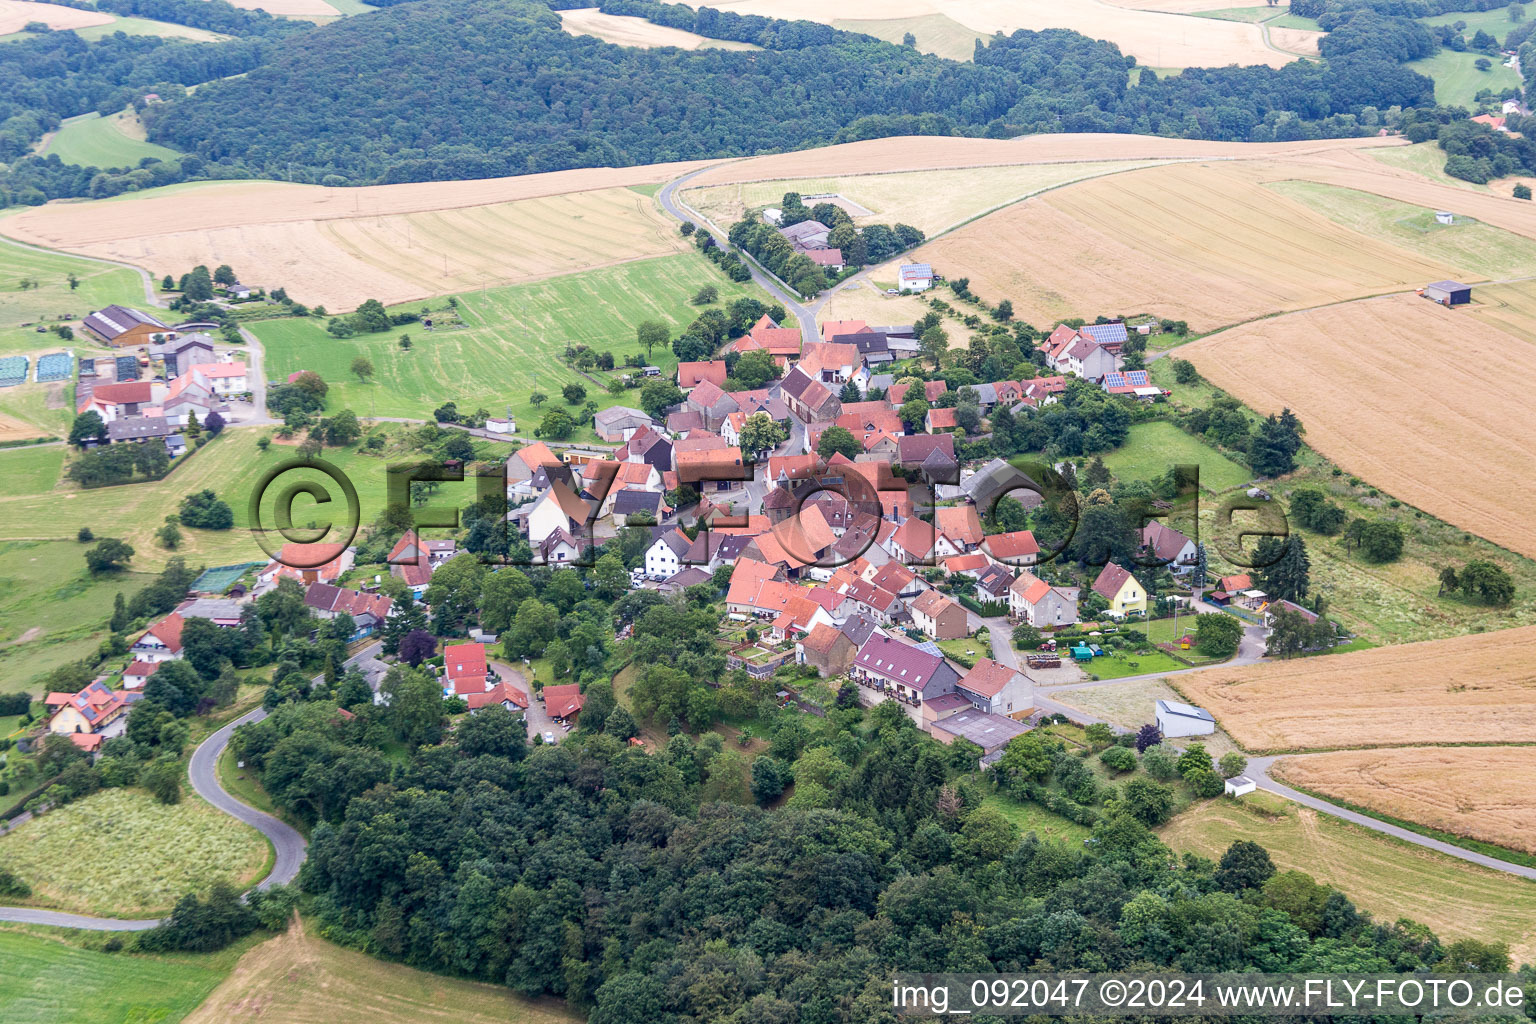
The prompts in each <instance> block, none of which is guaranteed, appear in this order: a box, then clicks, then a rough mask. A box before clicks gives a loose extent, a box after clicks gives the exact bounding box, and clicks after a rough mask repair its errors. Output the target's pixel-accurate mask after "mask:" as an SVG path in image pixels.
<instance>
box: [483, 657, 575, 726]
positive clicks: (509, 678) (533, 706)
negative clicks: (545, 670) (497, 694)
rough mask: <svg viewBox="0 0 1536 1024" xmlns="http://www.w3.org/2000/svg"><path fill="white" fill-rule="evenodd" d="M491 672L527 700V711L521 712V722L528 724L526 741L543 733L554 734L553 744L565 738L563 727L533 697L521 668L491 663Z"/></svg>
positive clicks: (502, 663) (507, 664)
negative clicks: (514, 688)
mask: <svg viewBox="0 0 1536 1024" xmlns="http://www.w3.org/2000/svg"><path fill="white" fill-rule="evenodd" d="M490 666H491V671H493V672H495V673H496V674H497V675H499V676H501V678H502V679H503V680H505V681H506V682H508V683H510V684H511V685H513V686H515V687H517V688H518V689H519V690H522V691H523V694H524V695H525V696H527V698H528V710H527V711H525V712H523V720H524V721H525V722H527V723H528V739H529V740H530V741H531V740H532V739H533V738H534V737H535V736H542V735H543V734H544V733H545V732H552V733H554V734H555V742H556V743H559V742H560V741H561V740H562V739H564V738H565V733H566V730H565V727H564V726H562V725H561V724H560V723H559V722H556V721H555V720H554V719H553V718H550V717H549V713H548V712H547V711H545V710H544V702H543V701H541V700H539V699H538V698H537V697H535V696H534V695H533V687H531V686H529V685H528V679H527V677H526V676H525V675H523V669H522V668H521V667H514V666H513V665H511V664H509V663H507V662H505V661H493V662H491V663H490Z"/></svg>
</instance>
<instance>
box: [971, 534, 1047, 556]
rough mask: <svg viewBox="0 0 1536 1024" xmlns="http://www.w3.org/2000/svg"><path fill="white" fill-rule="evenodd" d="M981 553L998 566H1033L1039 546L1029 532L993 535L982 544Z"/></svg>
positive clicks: (1038, 554) (1038, 552)
mask: <svg viewBox="0 0 1536 1024" xmlns="http://www.w3.org/2000/svg"><path fill="white" fill-rule="evenodd" d="M982 551H983V552H985V553H986V555H987V557H988V558H990V559H992V561H993V562H995V563H997V564H999V565H1034V564H1035V560H1036V559H1037V558H1039V557H1040V544H1039V542H1038V541H1036V540H1035V535H1034V534H1033V533H1032V532H1031V531H1029V530H1016V531H1014V532H1013V533H995V534H993V535H992V536H990V537H988V538H986V540H984V541H983V542H982Z"/></svg>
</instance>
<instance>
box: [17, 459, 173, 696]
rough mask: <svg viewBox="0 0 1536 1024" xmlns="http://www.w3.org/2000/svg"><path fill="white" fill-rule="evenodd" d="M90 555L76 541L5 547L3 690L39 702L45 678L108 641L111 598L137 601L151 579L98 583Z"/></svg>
mask: <svg viewBox="0 0 1536 1024" xmlns="http://www.w3.org/2000/svg"><path fill="white" fill-rule="evenodd" d="M0 458H5V456H3V455H0ZM0 465H4V463H0ZM84 552H85V545H82V544H78V543H76V542H75V541H73V540H68V541H15V540H11V541H0V690H4V691H6V692H11V691H15V690H30V691H31V692H32V693H33V694H34V696H35V695H36V694H37V692H38V687H37V686H36V685H35V681H36V680H37V679H38V678H39V677H40V676H42V675H43V674H45V673H47V672H51V671H52V670H53V669H55V668H58V667H59V666H60V665H63V664H65V663H66V662H69V661H73V660H75V659H78V658H80V657H81V656H83V655H85V654H87V653H89V652H91V651H94V650H95V649H96V645H97V644H99V643H100V642H101V641H102V640H103V639H105V638H106V635H107V619H108V618H109V617H110V616H111V614H112V598H113V596H114V595H116V594H118V593H121V594H123V596H124V597H132V596H133V595H134V594H136V593H138V591H139V590H141V589H142V588H143V587H144V586H145V585H146V584H148V583H149V582H150V580H151V579H152V578H153V577H152V576H151V575H150V574H149V573H140V572H125V573H118V574H115V575H113V576H109V577H100V578H92V577H91V575H90V574H89V573H88V572H87V571H86V568H85V559H84V557H83V556H84Z"/></svg>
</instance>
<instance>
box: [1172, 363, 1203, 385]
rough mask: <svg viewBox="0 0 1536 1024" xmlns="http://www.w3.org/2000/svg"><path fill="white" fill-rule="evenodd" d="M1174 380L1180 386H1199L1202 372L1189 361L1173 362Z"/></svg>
mask: <svg viewBox="0 0 1536 1024" xmlns="http://www.w3.org/2000/svg"><path fill="white" fill-rule="evenodd" d="M1173 379H1174V380H1176V381H1178V382H1179V383H1180V384H1198V383H1200V371H1199V370H1197V369H1196V368H1195V364H1194V363H1192V362H1190V361H1189V360H1188V359H1175V360H1174V361H1173Z"/></svg>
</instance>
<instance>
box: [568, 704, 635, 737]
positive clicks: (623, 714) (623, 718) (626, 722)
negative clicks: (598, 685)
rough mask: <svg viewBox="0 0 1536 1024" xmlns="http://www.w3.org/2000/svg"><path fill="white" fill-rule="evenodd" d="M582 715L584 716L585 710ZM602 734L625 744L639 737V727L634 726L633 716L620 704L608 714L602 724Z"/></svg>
mask: <svg viewBox="0 0 1536 1024" xmlns="http://www.w3.org/2000/svg"><path fill="white" fill-rule="evenodd" d="M582 715H583V716H585V715H586V711H585V709H583V711H582ZM603 732H604V734H606V735H608V736H612V737H613V738H614V739H616V740H622V741H626V742H627V741H628V740H629V739H630V738H631V737H633V736H638V735H640V726H638V725H637V724H635V716H634V715H632V714H630V713H629V709H628V708H626V707H624V705H622V704H620V705H618V706H617V707H615V708H614V709H613V710H612V711H610V712H609V713H608V717H607V719H606V720H604V722H603Z"/></svg>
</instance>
